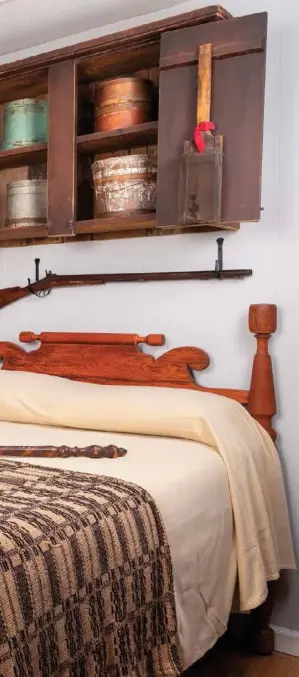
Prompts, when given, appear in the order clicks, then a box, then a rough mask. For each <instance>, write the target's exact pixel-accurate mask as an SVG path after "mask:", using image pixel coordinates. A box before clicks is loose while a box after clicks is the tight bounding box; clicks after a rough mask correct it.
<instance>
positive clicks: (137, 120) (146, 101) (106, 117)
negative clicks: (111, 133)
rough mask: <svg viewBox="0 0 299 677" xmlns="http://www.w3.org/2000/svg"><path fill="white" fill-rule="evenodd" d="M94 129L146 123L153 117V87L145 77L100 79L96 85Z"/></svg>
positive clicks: (103, 130) (117, 127)
mask: <svg viewBox="0 0 299 677" xmlns="http://www.w3.org/2000/svg"><path fill="white" fill-rule="evenodd" d="M95 117H96V119H95V127H96V131H97V132H105V131H107V130H109V129H119V128H121V127H130V126H131V125H139V124H141V123H143V122H149V121H150V120H153V119H154V117H155V88H154V85H153V83H152V82H151V80H147V79H146V78H137V77H126V78H112V79H110V80H104V81H103V82H100V83H99V84H97V85H96V113H95Z"/></svg>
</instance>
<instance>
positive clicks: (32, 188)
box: [5, 179, 47, 228]
mask: <svg viewBox="0 0 299 677" xmlns="http://www.w3.org/2000/svg"><path fill="white" fill-rule="evenodd" d="M46 222H47V181H45V180H44V179H32V180H23V181H11V183H9V184H8V186H7V195H6V221H5V226H6V227H7V228H19V227H22V226H23V227H26V226H31V225H33V224H44V223H46Z"/></svg>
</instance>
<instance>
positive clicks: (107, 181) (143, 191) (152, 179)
mask: <svg viewBox="0 0 299 677" xmlns="http://www.w3.org/2000/svg"><path fill="white" fill-rule="evenodd" d="M92 175H93V184H94V190H95V195H96V204H97V213H98V216H103V215H104V214H119V212H127V213H128V212H130V213H138V212H149V211H154V210H155V208H156V193H157V186H156V182H157V163H156V159H155V158H151V157H150V156H149V155H147V154H146V155H124V156H123V157H113V158H107V159H105V160H97V161H96V162H94V163H93V165H92Z"/></svg>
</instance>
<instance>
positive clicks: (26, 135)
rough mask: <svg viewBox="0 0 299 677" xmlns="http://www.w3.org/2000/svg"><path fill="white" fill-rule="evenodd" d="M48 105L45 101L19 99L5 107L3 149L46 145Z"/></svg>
mask: <svg viewBox="0 0 299 677" xmlns="http://www.w3.org/2000/svg"><path fill="white" fill-rule="evenodd" d="M47 135H48V105H47V101H45V100H43V99H39V100H37V99H18V101H10V103H6V104H5V106H4V129H3V149H6V150H8V149H10V148H19V147H22V146H30V145H32V144H34V143H46V142H47Z"/></svg>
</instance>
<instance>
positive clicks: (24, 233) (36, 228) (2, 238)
mask: <svg viewBox="0 0 299 677" xmlns="http://www.w3.org/2000/svg"><path fill="white" fill-rule="evenodd" d="M47 235H48V231H47V228H46V226H45V224H34V225H32V226H26V227H20V228H1V229H0V242H11V241H12V240H31V239H36V238H44V237H47Z"/></svg>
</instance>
